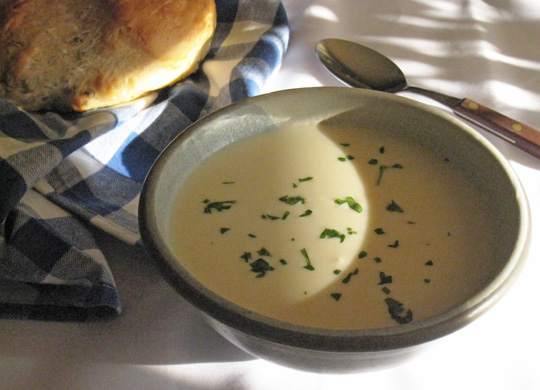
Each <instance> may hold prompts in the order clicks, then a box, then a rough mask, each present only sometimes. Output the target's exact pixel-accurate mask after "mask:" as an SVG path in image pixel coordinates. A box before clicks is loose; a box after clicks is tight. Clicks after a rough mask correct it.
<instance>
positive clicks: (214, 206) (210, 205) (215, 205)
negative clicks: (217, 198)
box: [203, 199, 236, 214]
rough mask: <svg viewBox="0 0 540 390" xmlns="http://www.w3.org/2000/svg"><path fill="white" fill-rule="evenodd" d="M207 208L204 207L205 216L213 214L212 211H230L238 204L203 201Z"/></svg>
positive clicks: (233, 202) (229, 201) (225, 201)
mask: <svg viewBox="0 0 540 390" xmlns="http://www.w3.org/2000/svg"><path fill="white" fill-rule="evenodd" d="M203 203H204V204H206V206H205V207H204V213H205V214H212V210H215V211H217V212H221V211H223V210H229V209H230V208H231V207H232V205H233V204H235V203H236V201H235V200H224V201H221V202H210V201H209V200H208V199H205V200H204V201H203Z"/></svg>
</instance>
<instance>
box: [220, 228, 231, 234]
mask: <svg viewBox="0 0 540 390" xmlns="http://www.w3.org/2000/svg"><path fill="white" fill-rule="evenodd" d="M229 230H231V228H226V227H222V228H221V229H219V231H220V232H221V234H224V233H227V232H228V231H229Z"/></svg>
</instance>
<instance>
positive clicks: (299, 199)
mask: <svg viewBox="0 0 540 390" xmlns="http://www.w3.org/2000/svg"><path fill="white" fill-rule="evenodd" d="M279 200H280V201H282V202H285V203H287V204H288V205H291V206H292V205H295V204H297V203H306V198H302V197H301V196H288V195H284V196H282V197H281V198H279Z"/></svg>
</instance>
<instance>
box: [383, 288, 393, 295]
mask: <svg viewBox="0 0 540 390" xmlns="http://www.w3.org/2000/svg"><path fill="white" fill-rule="evenodd" d="M381 290H382V292H383V293H385V294H386V295H388V294H390V293H391V291H390V289H389V288H388V287H383V288H381Z"/></svg>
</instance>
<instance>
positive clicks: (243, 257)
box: [240, 252, 251, 263]
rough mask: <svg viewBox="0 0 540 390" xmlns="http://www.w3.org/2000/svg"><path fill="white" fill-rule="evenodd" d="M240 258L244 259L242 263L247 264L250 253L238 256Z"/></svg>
mask: <svg viewBox="0 0 540 390" xmlns="http://www.w3.org/2000/svg"><path fill="white" fill-rule="evenodd" d="M240 258H242V259H244V261H245V262H246V263H247V262H248V261H250V260H251V252H244V254H243V255H242V256H240Z"/></svg>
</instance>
